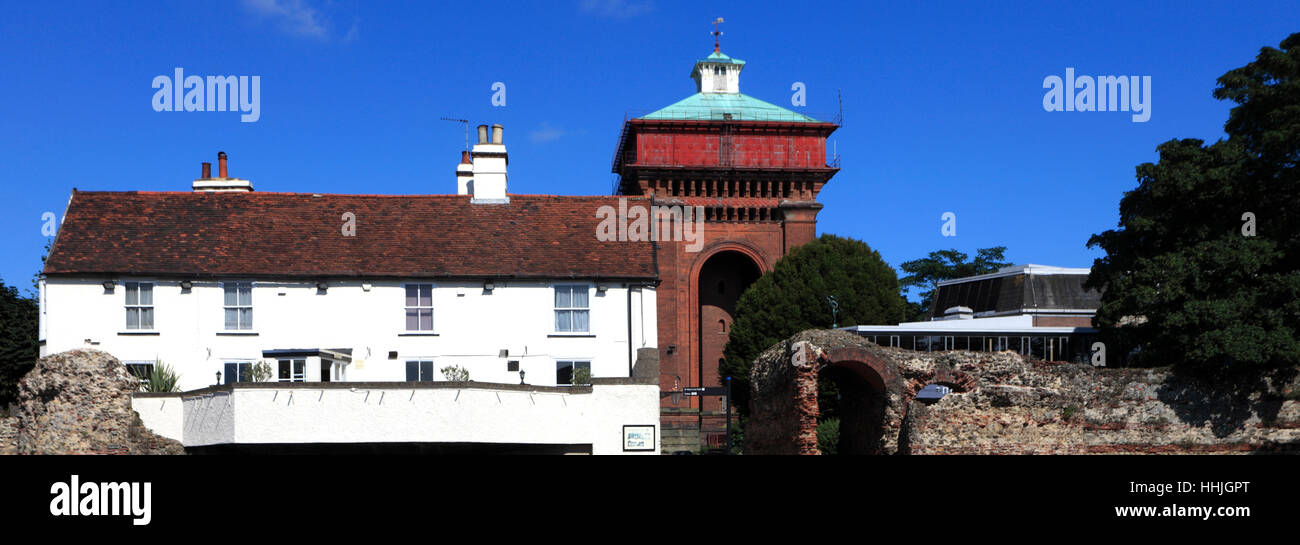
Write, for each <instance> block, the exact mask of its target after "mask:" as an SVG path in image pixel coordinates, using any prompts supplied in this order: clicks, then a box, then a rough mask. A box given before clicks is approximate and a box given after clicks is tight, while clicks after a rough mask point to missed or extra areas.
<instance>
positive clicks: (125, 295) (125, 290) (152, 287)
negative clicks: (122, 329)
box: [122, 280, 158, 331]
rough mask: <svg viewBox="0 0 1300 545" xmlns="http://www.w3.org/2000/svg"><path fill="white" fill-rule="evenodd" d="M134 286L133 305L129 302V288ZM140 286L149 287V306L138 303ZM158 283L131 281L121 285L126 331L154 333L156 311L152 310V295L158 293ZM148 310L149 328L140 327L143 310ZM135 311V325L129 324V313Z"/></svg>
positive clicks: (156, 320) (156, 325) (156, 321)
mask: <svg viewBox="0 0 1300 545" xmlns="http://www.w3.org/2000/svg"><path fill="white" fill-rule="evenodd" d="M133 285H134V286H135V297H136V299H135V304H131V302H130V299H129V297H130V295H129V294H130V292H131V286H133ZM140 286H149V304H147V305H146V304H143V303H141V302H140ZM157 288H158V283H157V282H153V281H147V280H146V281H141V280H131V281H129V282H123V283H122V306H123V307H124V308H125V309H126V310H125V313H126V329H127V330H128V331H154V330H155V329H157V328H158V311H157V310H156V309H155V308H154V293H155V292H157V291H158V289H157ZM145 309H149V327H141V325H142V324H143V322H144V321H143V320H142V319H141V318H142V317H143V316H144V310H145ZM132 310H136V311H138V312H137V313H136V318H135V323H134V324H132V323H131V311H132Z"/></svg>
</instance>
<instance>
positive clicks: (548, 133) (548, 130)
mask: <svg viewBox="0 0 1300 545" xmlns="http://www.w3.org/2000/svg"><path fill="white" fill-rule="evenodd" d="M566 134H569V133H568V131H565V130H563V129H557V128H555V127H552V126H551V124H550V123H546V122H544V121H543V122H542V126H541V127H539V128H536V129H533V130H531V131H529V132H528V140H529V141H530V142H532V143H534V144H545V143H547V142H554V141H556V140H559V139H560V138H563V137H564V135H566Z"/></svg>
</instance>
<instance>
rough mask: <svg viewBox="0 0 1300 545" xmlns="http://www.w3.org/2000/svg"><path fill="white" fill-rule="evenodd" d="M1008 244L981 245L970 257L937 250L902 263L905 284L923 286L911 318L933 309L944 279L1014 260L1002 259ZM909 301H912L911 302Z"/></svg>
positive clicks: (992, 268)
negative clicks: (932, 306)
mask: <svg viewBox="0 0 1300 545" xmlns="http://www.w3.org/2000/svg"><path fill="white" fill-rule="evenodd" d="M1006 251H1007V247H1006V246H994V247H992V248H982V249H980V250H977V251H976V253H975V259H973V260H970V261H967V255H966V254H965V253H963V252H959V251H957V250H938V251H934V252H930V255H928V256H926V257H924V258H921V259H914V260H912V261H908V262H906V263H903V265H902V266H900V267H899V268H900V269H903V271H904V272H907V273H909V274H908V275H907V276H904V277H903V278H901V279H899V284H900V286H901V287H902V288H910V287H917V288H919V289H921V290H922V291H921V304H920V305H919V306H913V307H912V311H911V315H910V316H908V319H909V320H920V319H921V318H922V316H924V315H925V314H926V313H928V312H929V311H930V304H931V302H933V301H934V291H935V285H936V284H937V283H938V282H939V281H941V280H951V279H953V278H965V277H967V276H975V275H977V274H985V273H991V272H997V270H998V269H1000V268H1002V267H1007V266H1010V265H1011V263H1007V262H1004V261H1002V260H1003V259H1004V257H1003V255H1002V254H1003V253H1005V252H1006ZM909 304H910V303H909Z"/></svg>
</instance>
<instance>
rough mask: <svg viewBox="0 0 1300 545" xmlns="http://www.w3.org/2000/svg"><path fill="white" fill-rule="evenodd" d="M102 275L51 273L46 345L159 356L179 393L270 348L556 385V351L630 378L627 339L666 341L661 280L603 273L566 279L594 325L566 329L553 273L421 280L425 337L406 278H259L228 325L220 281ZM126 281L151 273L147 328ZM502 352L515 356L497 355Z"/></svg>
mask: <svg viewBox="0 0 1300 545" xmlns="http://www.w3.org/2000/svg"><path fill="white" fill-rule="evenodd" d="M104 280H106V279H105V278H84V279H68V278H48V279H46V280H45V282H44V289H43V291H42V294H41V295H42V301H43V303H44V308H43V309H42V310H43V312H44V317H45V326H46V327H45V329H46V342H45V345H43V346H42V348H41V354H42V355H47V354H53V353H57V352H62V351H66V350H71V349H77V348H95V349H98V350H103V351H105V352H108V353H110V354H112V355H114V356H115V357H117V358H118V359H119V360H122V361H123V362H135V361H140V362H153V361H155V360H158V359H160V360H162V361H163V362H165V363H167V364H169V365H171V366H173V367H174V368H176V370H177V371H179V372H180V375H181V376H180V388H181V389H182V390H194V389H198V388H203V387H206V386H210V385H212V384H214V383H215V382H216V373H217V372H218V371H224V364H225V363H226V362H227V361H259V360H264V359H265V358H263V356H262V351H263V350H276V349H321V348H323V349H340V348H351V349H352V357H353V361H352V363H351V364H349V365H348V366H347V368H346V374H347V377H346V380H348V381H404V380H405V379H406V363H405V362H406V361H407V360H423V359H431V360H433V362H434V368H435V369H441V368H442V367H445V366H449V365H459V366H461V367H464V368H466V369H467V370H469V372H470V379H471V380H474V381H480V382H499V383H508V384H518V383H519V373H516V372H509V371H507V370H506V368H507V367H506V366H507V361H509V360H518V361H519V362H520V365H521V368H522V369H523V370H524V372H525V379H526V381H527V382H528V383H529V384H536V385H554V384H555V383H556V373H555V362H556V361H557V360H588V361H591V369H592V376H593V377H627V376H629V374H628V364H629V348H630V349H631V353H632V356H633V357H635V349H637V348H643V347H654V346H656V339H657V338H658V333H657V331H656V328H655V326H656V324H657V320H656V315H655V311H656V308H657V305H656V303H655V291H654V288H653V287H642V286H634V287H633V288H631V289H630V290H629V288H628V287H627V285H626V284H624V283H602V285H604V286H606V287H607V290H606V291H605V292H604V293H603V294H601V293H598V292H597V290H596V289H595V286H596V283H595V282H581V281H563V282H559V283H566V284H567V283H585V284H588V285H590V286H591V289H590V290H589V292H588V293H589V296H588V300H589V302H590V303H589V308H590V320H589V323H590V328H589V329H590V331H589V333H587V334H580V335H565V334H558V333H556V332H555V331H554V323H555V318H554V297H555V296H554V290H553V289H552V286H553V285H554V284H555V283H554V282H542V281H529V282H523V281H502V280H498V281H495V289H493V290H492V291H491V292H490V293H488V292H486V291H485V290H484V289H483V282H482V281H472V282H432V281H423V283H432V284H433V285H434V288H433V306H434V311H433V315H434V316H433V332H432V334H426V333H415V332H407V331H406V329H405V328H406V325H405V310H404V300H405V288H404V282H402V281H374V282H373V283H370V282H367V283H368V284H371V285H370V288H369V290H368V291H367V290H366V289H363V286H362V284H363V282H362V281H360V280H350V281H331V282H330V285H329V289H328V290H327V291H326V292H325V293H324V294H318V293H317V289H316V285H315V282H306V281H302V282H286V281H265V282H263V281H257V280H256V279H252V280H253V281H254V284H253V292H252V305H253V329H251V330H249V331H238V332H227V331H225V329H224V321H223V308H222V306H223V291H222V288H221V284H220V282H218V281H211V280H203V281H199V280H195V281H193V288H192V289H191V290H189V292H183V291H182V290H181V288H180V285H179V281H178V280H160V279H155V278H147V277H138V278H134V277H115V280H116V287H115V289H114V290H113V291H112V292H106V291H105V290H104V288H103V286H102V282H103V281H104ZM240 280H247V279H240ZM127 281H142V282H155V286H154V289H153V300H154V305H153V306H154V324H155V329H154V331H152V332H150V333H149V334H139V332H138V331H133V330H127V329H126V327H125V323H126V311H125V306H124V305H125V296H126V295H125V293H126V289H125V286H124V283H125V282H127ZM629 291H630V295H631V297H630V299H631V305H630V308H631V311H632V317H631V325H632V327H631V339H630V341H631V346H630V347H629V327H628V325H629V320H628V310H629V304H628V303H629ZM502 349H506V350H508V351H509V356H508V357H505V358H502V357H499V353H500V351H501V350H502ZM390 351H396V352H397V357H396V358H395V359H389V358H388V353H389V352H390ZM269 363H271V365H272V366H273V367H275V362H274V361H269ZM319 374H320V368H319V359H312V360H309V361H308V364H307V379H308V381H315V380H319ZM439 375H440V374H439ZM439 378H441V377H440V376H439ZM656 405H657V402H656Z"/></svg>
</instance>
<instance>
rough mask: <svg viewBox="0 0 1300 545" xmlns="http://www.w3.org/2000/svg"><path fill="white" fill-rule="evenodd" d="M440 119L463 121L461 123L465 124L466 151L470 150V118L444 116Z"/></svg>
mask: <svg viewBox="0 0 1300 545" xmlns="http://www.w3.org/2000/svg"><path fill="white" fill-rule="evenodd" d="M440 119H442V120H443V121H455V122H457V123H461V124H463V125H465V151H469V120H468V119H454V118H451V117H443V118H440Z"/></svg>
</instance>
